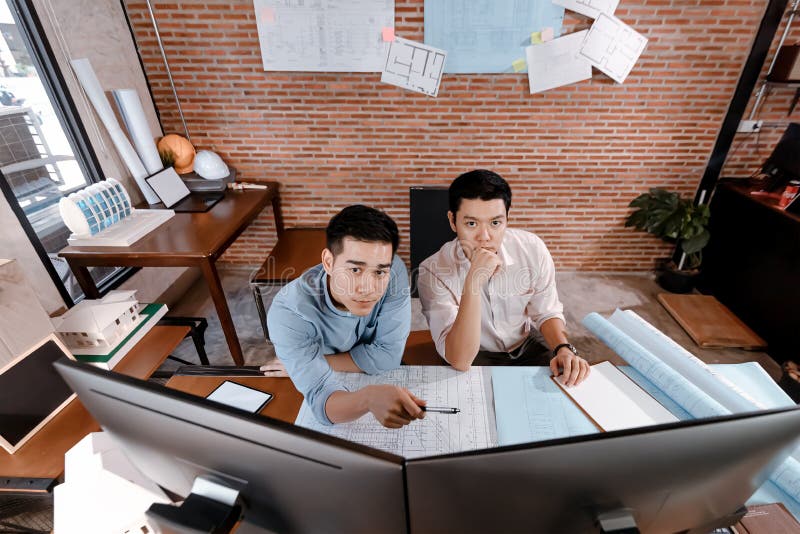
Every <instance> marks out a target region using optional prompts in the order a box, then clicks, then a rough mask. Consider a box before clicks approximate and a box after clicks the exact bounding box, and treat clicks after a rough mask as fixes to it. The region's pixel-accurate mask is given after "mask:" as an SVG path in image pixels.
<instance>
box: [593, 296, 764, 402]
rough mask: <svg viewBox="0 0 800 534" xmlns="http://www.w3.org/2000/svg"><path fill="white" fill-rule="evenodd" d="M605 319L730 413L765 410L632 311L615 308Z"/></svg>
mask: <svg viewBox="0 0 800 534" xmlns="http://www.w3.org/2000/svg"><path fill="white" fill-rule="evenodd" d="M608 321H609V322H610V323H611V324H613V325H615V326H616V327H617V328H619V329H620V330H622V331H623V332H625V333H626V334H627V335H629V336H630V337H631V338H632V339H633V340H634V341H636V342H637V343H639V344H640V345H641V346H642V347H644V348H645V349H647V351H648V352H650V353H651V354H653V355H654V356H656V357H657V358H658V359H660V360H661V361H662V362H664V363H666V364H667V365H669V366H670V367H671V368H672V369H674V370H675V371H677V372H678V373H680V374H681V375H683V377H684V378H686V379H687V380H689V381H690V382H692V383H693V384H694V385H695V386H697V387H698V388H700V389H701V390H702V391H703V392H705V393H707V394H708V395H709V396H711V398H713V399H714V400H716V401H717V402H719V403H720V404H721V405H722V406H724V407H725V408H727V409H728V410H730V411H731V412H732V413H741V412H748V411H753V410H764V409H766V406H764V405H763V404H762V403H760V402H758V401H756V400H755V399H754V398H753V397H751V396H750V395H748V394H747V393H746V392H745V391H743V390H742V389H741V388H739V387H738V386H736V385H735V384H734V383H733V382H731V381H730V380H728V379H727V378H725V377H724V376H722V375H720V374H717V373H715V372H714V370H713V369H711V367H709V366H708V365H706V363H705V362H703V361H702V360H701V359H700V358H698V357H697V356H695V355H694V354H692V353H691V352H689V351H688V350H686V349H684V348H683V347H681V346H680V345H678V344H677V343H676V342H675V341H673V340H672V338H670V337H669V336H667V335H665V334H664V333H663V332H661V330H659V329H657V328H655V327H654V326H653V325H651V324H650V323H648V322H647V321H645V320H644V319H642V318H641V317H639V316H638V315H637V314H636V312H634V311H632V310H625V311H622V310H617V311H615V312H614V313H613V314H612V315H611V317H609V319H608Z"/></svg>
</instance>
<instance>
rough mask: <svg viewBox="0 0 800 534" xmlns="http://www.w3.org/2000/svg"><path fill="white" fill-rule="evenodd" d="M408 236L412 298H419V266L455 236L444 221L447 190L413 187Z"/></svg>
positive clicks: (434, 187)
mask: <svg viewBox="0 0 800 534" xmlns="http://www.w3.org/2000/svg"><path fill="white" fill-rule="evenodd" d="M409 194H410V199H409V211H410V226H411V228H410V234H411V296H412V297H418V296H419V292H418V290H417V272H418V270H419V264H420V263H422V262H423V261H425V259H426V258H428V257H429V256H430V255H432V254H434V253H435V252H437V251H438V250H439V249H440V248H442V245H444V244H445V243H447V242H448V241H450V240H451V239H453V238H454V237H455V236H456V234H455V232H453V230H452V229H451V228H450V223H449V222H448V221H447V208H448V201H447V187H442V186H424V187H412V188H410V191H409Z"/></svg>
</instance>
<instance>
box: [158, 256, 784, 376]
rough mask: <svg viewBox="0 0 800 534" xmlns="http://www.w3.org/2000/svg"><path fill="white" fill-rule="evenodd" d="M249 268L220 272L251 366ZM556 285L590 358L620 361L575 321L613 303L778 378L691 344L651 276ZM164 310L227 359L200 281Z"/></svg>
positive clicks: (756, 356)
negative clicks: (189, 321)
mask: <svg viewBox="0 0 800 534" xmlns="http://www.w3.org/2000/svg"><path fill="white" fill-rule="evenodd" d="M250 272H251V271H250V270H249V269H241V268H223V269H221V272H220V276H221V278H222V285H223V287H224V289H225V294H226V296H227V297H228V305H229V306H230V309H231V315H232V316H233V322H234V324H235V325H236V330H237V332H238V334H239V341H240V342H241V345H242V351H243V352H244V356H245V363H246V364H248V365H256V364H261V363H264V362H266V361H269V360H270V359H272V358H274V357H275V352H274V350H273V348H272V346H271V345H270V344H269V343H266V342H265V341H264V335H263V332H262V331H261V325H260V322H259V320H258V314H257V312H256V307H255V303H254V301H253V297H252V293H251V292H250V288H249V286H248V279H249V275H250ZM557 284H558V292H559V296H560V297H561V301H562V302H563V304H564V311H565V315H566V319H567V328H568V330H569V331H570V341H572V343H573V344H574V345H575V346H576V347H578V349H579V350H580V351H581V353H582V354H583V355H584V356H585V357H586V358H587V359H588V360H589V361H590V362H597V361H601V360H605V359H610V360H612V361H614V362H615V363H618V364H624V362H623V361H622V360H621V359H620V358H619V357H617V356H616V355H615V354H614V353H613V352H612V351H611V350H610V349H609V348H608V347H606V346H605V345H604V344H603V343H602V342H601V341H600V340H598V339H597V338H595V337H594V335H592V334H591V333H590V332H589V331H588V330H586V329H585V328H584V327H583V326H582V325H581V320H582V319H583V318H584V317H585V316H586V314H588V313H590V312H598V313H600V314H601V315H604V316H608V315H609V314H611V313H612V312H613V311H614V310H615V309H616V308H622V309H630V310H633V311H635V312H636V313H638V314H639V315H640V316H641V317H642V318H644V319H645V320H647V321H648V322H650V323H651V324H652V325H653V326H655V327H656V328H658V329H659V330H661V331H662V332H664V333H665V334H666V335H668V336H669V337H671V338H672V339H674V340H675V341H676V342H677V343H679V344H680V345H681V346H683V347H684V348H686V349H687V350H688V351H689V352H691V353H692V354H694V355H695V356H697V357H698V358H700V359H701V360H703V361H705V362H706V363H741V362H746V361H757V362H759V363H760V364H761V366H762V367H763V368H764V369H765V370H766V371H767V372H768V373H769V374H770V376H772V377H773V378H774V379H775V380H778V379H779V378H780V375H781V369H780V366H779V365H778V364H777V363H776V362H775V361H774V360H773V359H772V358H770V357H769V356H768V355H767V354H766V353H763V352H754V351H744V350H739V349H702V348H700V347H699V346H697V345H696V344H695V343H694V341H692V339H691V338H690V337H689V336H688V335H687V334H686V332H685V331H684V330H683V329H682V328H681V326H680V325H679V324H678V323H677V322H675V320H674V319H673V318H672V317H671V316H670V315H669V314H668V313H667V311H666V310H665V309H664V308H663V307H662V306H661V304H660V303H659V302H658V301H657V300H656V295H657V294H658V293H660V292H663V290H662V289H661V288H660V287H659V286H658V285H657V284H656V283H655V282H654V281H653V279H652V276H649V275H602V274H589V273H559V274H558V275H557ZM276 291H277V288H275V289H273V290H271V291H270V292H269V293H268V294H267V295H265V297H264V301H265V307H267V309H268V308H269V304H270V302H271V300H272V296H273V295H274V294H275V292H276ZM169 315H174V316H194V317H197V316H201V317H206V318H207V319H208V322H209V328H208V330H207V332H206V349H207V352H208V356H209V360H210V361H211V363H213V364H217V365H232V364H233V361H232V360H231V358H230V353H229V351H228V346H227V344H226V343H225V338H224V336H223V334H222V330H221V328H220V325H219V320H218V319H217V315H216V312H215V310H214V305H213V303H212V302H211V297H210V295H209V293H208V290H207V288H206V286H205V284H204V282H203V281H202V280H198V281H197V282H196V283H195V284H194V285H193V286H192V287H191V288H190V290H189V291H188V292H187V293H186V294H185V295H184V297H183V298H182V299H181V300H180V301H179V302H178V303H177V304H176V305H175V306H174V307H173V308H172V309H171V310H170V312H169ZM426 328H427V324H426V322H425V318H424V317H423V316H422V313H421V312H420V306H419V301H418V300H417V299H414V300H413V301H412V330H425V329H426ZM174 355H175V356H178V357H180V358H183V359H185V360H189V361H192V362H195V361H197V353H196V352H195V349H194V345H192V343H191V342H190V341H188V340H186V341H184V342H183V343H182V344H181V345H180V346H179V347H178V349H177V350H176V351H175V352H174ZM177 365H178V364H176V363H175V362H172V361H168V362H167V363H165V364H164V367H163V368H162V369H164V370H169V369H173V368H175V367H176V366H177Z"/></svg>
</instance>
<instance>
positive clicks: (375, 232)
mask: <svg viewBox="0 0 800 534" xmlns="http://www.w3.org/2000/svg"><path fill="white" fill-rule="evenodd" d="M325 237H326V238H327V246H328V250H330V251H331V252H332V253H333V255H334V256H335V255H337V254H339V253H340V252H341V251H342V247H343V246H342V240H343V239H344V238H345V237H352V238H353V239H355V240H358V241H371V242H375V241H377V242H381V243H391V244H392V255H394V253H395V252H397V245H398V244H399V243H400V232H398V231H397V224H395V222H394V221H393V220H392V218H391V217H389V216H388V215H386V214H385V213H384V212H382V211H380V210H376V209H375V208H370V207H369V206H364V205H361V204H355V205H353V206H347V207H346V208H345V209H343V210H342V211H340V212H339V213H337V214H336V215H334V216H333V218H332V219H331V221H330V222H329V223H328V227H327V228H326V229H325Z"/></svg>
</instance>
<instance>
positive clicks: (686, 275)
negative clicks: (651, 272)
mask: <svg viewBox="0 0 800 534" xmlns="http://www.w3.org/2000/svg"><path fill="white" fill-rule="evenodd" d="M699 274H700V271H699V270H697V269H691V270H678V268H677V267H676V266H675V264H674V263H672V262H670V263H667V264H666V265H663V266H662V267H661V269H660V270H659V272H658V276H656V282H658V285H660V286H661V287H662V288H664V289H666V290H667V291H669V292H670V293H691V291H692V290H693V289H694V286H695V282H696V281H697V277H698V275H699Z"/></svg>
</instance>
